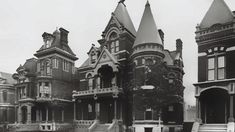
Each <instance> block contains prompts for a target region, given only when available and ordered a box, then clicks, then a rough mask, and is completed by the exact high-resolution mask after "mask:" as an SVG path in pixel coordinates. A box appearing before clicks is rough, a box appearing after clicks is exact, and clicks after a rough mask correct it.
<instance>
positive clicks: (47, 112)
mask: <svg viewBox="0 0 235 132" xmlns="http://www.w3.org/2000/svg"><path fill="white" fill-rule="evenodd" d="M47 121H48V107H46V122H47Z"/></svg>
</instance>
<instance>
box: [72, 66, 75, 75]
mask: <svg viewBox="0 0 235 132" xmlns="http://www.w3.org/2000/svg"><path fill="white" fill-rule="evenodd" d="M75 70H76V68H75V67H74V66H72V74H75V72H76V71H75Z"/></svg>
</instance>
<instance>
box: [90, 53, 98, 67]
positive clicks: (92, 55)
mask: <svg viewBox="0 0 235 132" xmlns="http://www.w3.org/2000/svg"><path fill="white" fill-rule="evenodd" d="M96 59H97V56H96V53H95V51H92V52H91V63H92V64H93V63H95V61H96Z"/></svg>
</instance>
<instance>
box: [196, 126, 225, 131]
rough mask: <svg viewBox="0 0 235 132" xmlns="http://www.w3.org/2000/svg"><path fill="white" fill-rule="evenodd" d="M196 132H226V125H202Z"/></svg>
mask: <svg viewBox="0 0 235 132" xmlns="http://www.w3.org/2000/svg"><path fill="white" fill-rule="evenodd" d="M198 132H227V124H204V125H201V126H200V127H199V130H198Z"/></svg>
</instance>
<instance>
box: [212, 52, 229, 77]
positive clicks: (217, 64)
mask: <svg viewBox="0 0 235 132" xmlns="http://www.w3.org/2000/svg"><path fill="white" fill-rule="evenodd" d="M221 57H222V58H223V61H222V63H223V64H222V63H220V61H219V58H221ZM211 58H213V59H214V67H212V68H210V66H209V59H211ZM220 64H222V66H220ZM221 69H222V71H223V72H222V74H223V76H221V75H220V74H221V72H219V71H220V70H221ZM210 71H213V79H209V74H210V73H209V72H210ZM223 79H226V56H225V55H224V54H214V55H212V56H208V57H207V80H208V81H214V80H223Z"/></svg>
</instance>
